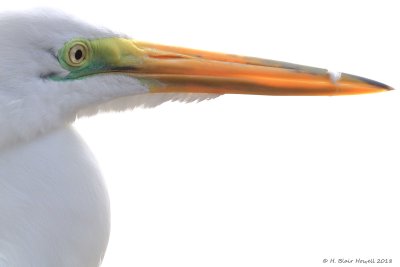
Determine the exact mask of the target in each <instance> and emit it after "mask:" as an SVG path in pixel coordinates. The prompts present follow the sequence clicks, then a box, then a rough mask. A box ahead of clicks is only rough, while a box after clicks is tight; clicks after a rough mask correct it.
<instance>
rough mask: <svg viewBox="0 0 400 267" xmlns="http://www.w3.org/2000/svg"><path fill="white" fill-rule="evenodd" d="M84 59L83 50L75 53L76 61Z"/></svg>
mask: <svg viewBox="0 0 400 267" xmlns="http://www.w3.org/2000/svg"><path fill="white" fill-rule="evenodd" d="M82 57H83V52H82V50H80V49H78V50H76V52H75V59H76V60H80V59H81V58H82Z"/></svg>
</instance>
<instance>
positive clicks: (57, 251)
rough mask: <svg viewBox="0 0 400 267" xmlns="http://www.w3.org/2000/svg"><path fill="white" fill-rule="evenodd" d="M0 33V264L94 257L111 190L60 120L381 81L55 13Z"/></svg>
mask: <svg viewBox="0 0 400 267" xmlns="http://www.w3.org/2000/svg"><path fill="white" fill-rule="evenodd" d="M0 36H1V38H0V125H1V131H0V214H1V216H0V266H18V267H20V266H21V267H24V266H41V267H46V266H49V267H50V266H76V267H79V266H82V267H83V266H84V267H90V266H99V265H100V264H101V261H102V258H103V256H104V253H105V250H106V246H107V242H108V237H109V230H110V222H109V220H110V218H109V199H108V195H107V190H106V188H105V187H104V185H103V180H102V176H101V174H100V172H99V171H98V168H97V166H96V163H95V161H94V160H93V157H92V155H91V153H90V151H88V149H87V147H86V145H85V144H84V142H83V141H82V140H81V139H80V137H79V136H78V135H77V133H76V132H75V131H74V130H73V129H72V128H71V127H70V126H69V125H70V123H71V122H73V121H74V120H75V118H77V117H79V116H82V115H92V114H96V113H97V112H98V111H101V110H123V109H126V108H131V107H134V106H138V105H146V106H155V105H157V104H159V103H162V102H165V101H167V100H181V101H193V100H201V99H207V98H213V97H215V96H217V95H220V94H226V93H235V94H236V93H237V94H260V95H344V94H359V93H373V92H381V91H386V90H390V89H391V88H390V87H388V86H386V85H384V84H381V83H378V82H375V81H372V80H369V79H365V78H362V77H357V76H353V75H349V74H340V73H330V72H328V71H327V70H324V69H319V68H312V67H307V66H302V65H296V64H291V63H284V62H278V61H272V60H263V59H257V58H249V57H240V56H233V55H224V54H218V53H211V52H204V51H198V50H192V49H184V48H176V47H170V46H163V45H155V44H150V43H145V42H139V41H135V40H132V39H129V38H128V37H126V36H123V35H118V34H115V33H113V32H111V31H108V30H104V29H98V28H94V27H92V26H90V25H87V24H84V23H82V22H80V21H77V20H74V19H71V18H69V17H67V16H65V15H62V14H55V13H52V14H45V13H43V12H42V13H41V12H38V13H35V14H32V13H13V14H3V15H2V16H1V18H0Z"/></svg>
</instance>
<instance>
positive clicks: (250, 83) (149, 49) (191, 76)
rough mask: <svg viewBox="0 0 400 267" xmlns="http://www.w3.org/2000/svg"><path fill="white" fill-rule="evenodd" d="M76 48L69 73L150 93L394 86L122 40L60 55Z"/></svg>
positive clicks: (347, 90)
mask: <svg viewBox="0 0 400 267" xmlns="http://www.w3.org/2000/svg"><path fill="white" fill-rule="evenodd" d="M71 47H72V48H71ZM76 47H78V48H79V47H81V48H82V49H86V50H87V51H88V56H87V57H88V58H87V62H84V63H82V64H81V65H79V66H78V67H74V66H73V64H69V66H68V64H67V63H68V61H66V63H65V62H64V63H63V64H64V65H65V66H67V67H68V68H69V69H71V74H70V75H71V76H73V77H74V76H75V77H80V76H82V75H90V74H95V73H100V72H117V73H123V74H126V75H129V76H133V77H135V78H137V79H139V80H141V81H142V82H143V83H144V84H146V85H147V86H148V88H149V91H150V92H151V93H169V92H176V93H178V92H179V93H181V92H184V93H213V94H257V95H329V96H331V95H349V94H365V93H376V92H384V91H387V90H391V89H392V88H391V87H389V86H387V85H385V84H382V83H379V82H376V81H373V80H370V79H366V78H362V77H358V76H354V75H350V74H346V73H331V72H329V71H327V70H326V69H320V68H314V67H307V66H303V65H297V64H292V63H286V62H280V61H274V60H267V59H258V58H252V57H242V56H235V55H226V54H220V53H213V52H205V51H200V50H193V49H186V48H178V47H172V46H165V45H156V44H151V43H145V42H139V41H135V40H130V39H124V38H104V39H95V40H78V41H76V40H74V41H71V42H70V43H69V44H67V45H66V46H65V48H64V49H63V50H61V51H60V55H61V56H62V55H64V54H65V55H71V51H75V50H73V49H77V48H76ZM85 47H86V48H85ZM61 58H62V57H61ZM85 59H86V58H85Z"/></svg>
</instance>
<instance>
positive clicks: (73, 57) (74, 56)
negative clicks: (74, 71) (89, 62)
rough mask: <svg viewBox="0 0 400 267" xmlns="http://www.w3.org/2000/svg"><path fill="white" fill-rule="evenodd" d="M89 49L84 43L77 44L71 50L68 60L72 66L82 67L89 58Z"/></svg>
mask: <svg viewBox="0 0 400 267" xmlns="http://www.w3.org/2000/svg"><path fill="white" fill-rule="evenodd" d="M87 53H88V49H87V47H86V45H84V44H83V43H79V44H75V45H73V46H72V47H71V48H70V49H69V53H68V58H69V63H70V64H71V65H72V66H80V65H82V63H83V62H85V59H86V58H87Z"/></svg>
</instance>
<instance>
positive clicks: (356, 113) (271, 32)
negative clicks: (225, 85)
mask: <svg viewBox="0 0 400 267" xmlns="http://www.w3.org/2000/svg"><path fill="white" fill-rule="evenodd" d="M35 7H50V8H54V9H57V10H63V11H65V12H66V13H69V14H71V15H73V16H75V17H78V18H81V19H82V20H85V21H87V22H90V23H92V24H94V25H98V26H99V27H107V28H110V29H112V30H114V31H116V32H123V33H126V34H128V35H130V36H132V37H133V38H136V39H139V40H145V41H151V42H156V43H163V44H170V45H177V46H184V47H192V48H199V49H204V50H212V51H218V52H227V53H232V54H240V55H248V56H255V57H262V58H269V59H276V60H282V61H288V62H293V63H299V64H305V65H311V66H316V67H324V68H327V69H329V70H333V71H341V72H346V73H351V74H356V75H360V76H364V77H368V78H371V79H374V80H377V81H380V82H383V83H386V84H388V85H390V86H392V87H394V88H397V89H398V90H400V80H399V78H398V77H399V74H398V73H399V68H398V62H399V61H400V53H399V47H400V41H399V38H398V36H397V35H398V34H397V33H398V27H399V25H400V16H399V14H398V7H397V1H389V0H388V1H366V0H364V1H354V0H346V1H340V0H335V1H317V0H306V1H289V0H284V1H255V0H254V1H253V0H247V1H211V0H203V1H177V0H168V1H156V0H147V1H119V0H113V1H96V2H93V1H86V2H85V1H77V0H68V1H64V0H60V1H57V2H56V1H50V0H48V1H39V0H37V1H36V0H34V1H20V0H14V1H10V2H7V3H6V2H5V3H2V4H1V6H0V11H1V12H6V11H10V10H29V9H30V8H35ZM0 38H1V37H0ZM0 49H1V48H0ZM399 118H400V93H399V91H392V92H388V93H384V94H376V95H363V96H345V97H270V96H238V95H227V96H221V97H219V98H217V99H215V100H211V101H204V102H201V103H197V104H194V103H192V104H182V103H177V102H172V103H166V104H163V105H161V106H159V107H156V108H154V109H135V110H133V111H127V112H123V113H109V114H100V115H97V116H95V117H91V118H84V119H80V120H78V121H77V122H76V123H75V127H76V129H77V130H78V131H79V132H80V133H81V135H82V136H83V138H84V139H85V140H86V141H87V142H88V144H89V146H90V147H91V149H92V150H93V152H94V154H95V155H96V157H97V159H98V161H99V164H100V166H101V167H102V170H103V173H104V175H105V178H106V182H107V184H108V187H109V192H110V198H111V206H112V232H111V239H110V243H109V248H108V251H107V253H106V257H105V260H104V264H103V265H102V266H103V267H111V266H112V267H114V266H174V267H178V266H208V267H211V266H218V267H220V266H230V267H233V266H253V267H256V266H322V265H324V264H323V260H324V259H328V260H330V259H333V258H334V259H336V260H337V261H338V260H339V259H341V258H343V259H354V260H355V259H366V260H367V259H370V258H374V259H380V258H383V259H392V260H393V261H394V262H399V260H400V257H399V248H400V230H399V225H400V215H399V203H400V194H399V191H400V190H399V189H400V184H399V178H400V164H399V163H400V130H399V127H398V124H399Z"/></svg>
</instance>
